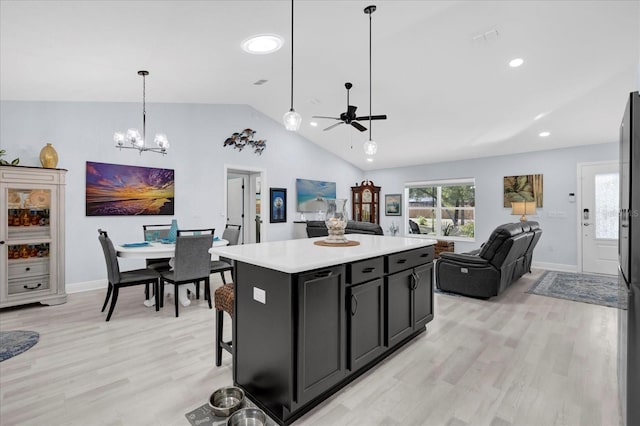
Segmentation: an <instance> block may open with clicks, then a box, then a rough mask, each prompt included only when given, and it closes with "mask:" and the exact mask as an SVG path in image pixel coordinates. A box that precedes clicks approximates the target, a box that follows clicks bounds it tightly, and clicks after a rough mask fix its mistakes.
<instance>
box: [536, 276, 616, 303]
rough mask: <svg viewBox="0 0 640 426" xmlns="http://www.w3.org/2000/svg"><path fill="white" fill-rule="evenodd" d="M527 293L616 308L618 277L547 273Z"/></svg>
mask: <svg viewBox="0 0 640 426" xmlns="http://www.w3.org/2000/svg"><path fill="white" fill-rule="evenodd" d="M527 293H532V294H538V295H540V296H549V297H556V298H558V299H567V300H573V301H576V302H583V303H591V304H594V305H602V306H609V307H612V308H617V307H618V277H615V276H607V275H587V274H575V273H571V272H555V271H547V272H545V273H544V274H542V276H540V278H538V281H536V282H535V283H534V284H533V286H531V288H530V289H529V290H527Z"/></svg>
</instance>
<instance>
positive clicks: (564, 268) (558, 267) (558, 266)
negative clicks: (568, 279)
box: [531, 262, 578, 272]
mask: <svg viewBox="0 0 640 426" xmlns="http://www.w3.org/2000/svg"><path fill="white" fill-rule="evenodd" d="M531 267H532V268H538V269H546V270H549V271H560V272H578V265H564V264H562V263H547V262H532V263H531Z"/></svg>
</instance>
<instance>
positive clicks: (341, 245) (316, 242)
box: [313, 240, 360, 247]
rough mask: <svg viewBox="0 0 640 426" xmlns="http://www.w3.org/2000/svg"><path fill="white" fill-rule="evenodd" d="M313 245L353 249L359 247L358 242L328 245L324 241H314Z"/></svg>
mask: <svg viewBox="0 0 640 426" xmlns="http://www.w3.org/2000/svg"><path fill="white" fill-rule="evenodd" d="M313 244H315V245H317V246H323V247H353V246H359V245H360V241H345V242H344V243H328V242H326V241H325V240H320V241H314V242H313Z"/></svg>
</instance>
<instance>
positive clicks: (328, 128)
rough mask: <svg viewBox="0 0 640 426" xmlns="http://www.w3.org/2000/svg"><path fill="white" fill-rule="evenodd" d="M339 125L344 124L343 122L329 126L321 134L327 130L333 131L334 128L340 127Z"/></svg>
mask: <svg viewBox="0 0 640 426" xmlns="http://www.w3.org/2000/svg"><path fill="white" fill-rule="evenodd" d="M341 124H344V122H343V121H341V122H339V123H336V124H332V125H331V126H329V127H327V128H326V129H322V131H323V132H326V131H327V130H331V129H333V128H334V127H336V126H339V125H341Z"/></svg>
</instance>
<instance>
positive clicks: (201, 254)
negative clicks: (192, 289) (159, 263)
mask: <svg viewBox="0 0 640 426" xmlns="http://www.w3.org/2000/svg"><path fill="white" fill-rule="evenodd" d="M213 232H214V230H213V229H193V230H184V231H182V230H178V236H177V238H176V251H175V257H174V266H173V270H170V271H161V272H160V275H161V277H160V293H161V294H164V285H165V283H169V284H173V285H174V302H175V307H176V317H178V303H179V302H178V287H179V286H180V285H182V284H191V283H193V284H195V286H196V289H197V288H198V287H199V286H200V281H204V284H205V287H204V296H205V299H206V300H207V302H208V303H209V309H212V306H211V288H210V286H209V283H210V280H209V274H210V272H209V269H210V262H211V255H210V254H209V249H210V248H211V245H212V244H213ZM162 299H163V298H161V299H160V304H161V306H162V304H163V300H162Z"/></svg>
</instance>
